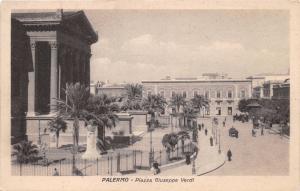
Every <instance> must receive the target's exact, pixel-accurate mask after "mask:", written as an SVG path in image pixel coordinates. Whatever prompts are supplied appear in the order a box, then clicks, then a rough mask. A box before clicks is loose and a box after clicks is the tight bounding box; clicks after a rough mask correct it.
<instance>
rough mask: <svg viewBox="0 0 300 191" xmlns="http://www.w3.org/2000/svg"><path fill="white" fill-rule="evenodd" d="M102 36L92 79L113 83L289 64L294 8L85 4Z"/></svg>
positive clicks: (241, 72) (283, 68)
mask: <svg viewBox="0 0 300 191" xmlns="http://www.w3.org/2000/svg"><path fill="white" fill-rule="evenodd" d="M85 13H86V15H87V17H88V19H89V21H90V22H91V24H92V26H93V28H94V30H95V31H97V32H98V35H99V40H98V42H97V43H95V44H93V45H92V57H91V80H92V81H98V80H99V81H107V80H109V82H110V83H120V82H140V81H142V80H159V79H162V78H164V77H165V76H171V77H197V76H201V74H202V73H208V72H218V73H227V74H228V75H229V76H230V77H232V78H244V77H247V76H250V75H254V74H259V73H287V72H288V70H289V13H288V12H287V11H279V10H85Z"/></svg>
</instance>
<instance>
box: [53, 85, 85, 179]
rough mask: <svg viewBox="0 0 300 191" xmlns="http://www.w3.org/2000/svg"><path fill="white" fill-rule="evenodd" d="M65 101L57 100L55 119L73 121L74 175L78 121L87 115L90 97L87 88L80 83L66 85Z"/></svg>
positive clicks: (74, 171) (75, 169)
mask: <svg viewBox="0 0 300 191" xmlns="http://www.w3.org/2000/svg"><path fill="white" fill-rule="evenodd" d="M65 94H66V100H61V99H57V101H56V103H57V107H56V108H57V117H61V118H62V119H72V120H73V149H72V173H73V175H76V174H77V173H76V172H77V171H78V169H77V168H76V165H75V163H76V159H75V155H76V154H77V152H78V141H79V140H78V139H79V119H84V117H86V116H87V115H88V114H89V113H88V112H87V110H86V106H87V101H88V99H89V97H90V90H89V87H85V86H84V85H80V83H75V84H73V83H71V84H67V85H66V89H65Z"/></svg>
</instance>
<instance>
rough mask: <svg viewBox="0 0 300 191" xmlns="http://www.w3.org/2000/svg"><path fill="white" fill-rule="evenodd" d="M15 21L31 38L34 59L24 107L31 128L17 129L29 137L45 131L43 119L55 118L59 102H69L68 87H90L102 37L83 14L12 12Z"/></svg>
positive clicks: (28, 72) (78, 12) (30, 43)
mask: <svg viewBox="0 0 300 191" xmlns="http://www.w3.org/2000/svg"><path fill="white" fill-rule="evenodd" d="M12 18H13V19H15V20H17V21H18V22H19V23H20V24H21V26H22V30H24V31H25V35H26V36H27V37H28V39H29V40H28V44H29V45H28V46H29V47H30V50H31V54H27V55H24V57H31V58H32V63H31V65H32V67H31V68H30V70H28V71H23V72H24V75H28V83H25V84H24V85H25V86H27V87H24V88H25V89H26V90H27V91H26V93H27V96H26V100H24V101H23V102H24V103H23V104H22V107H24V108H22V111H24V112H25V113H24V115H25V116H26V117H25V119H26V126H27V127H18V128H17V129H23V128H25V129H26V131H27V134H28V132H31V133H30V134H32V133H36V132H37V129H43V127H40V120H44V119H46V118H47V119H50V118H51V116H52V114H53V112H54V111H55V109H56V108H55V107H56V100H57V99H63V100H64V99H66V98H65V93H64V89H65V88H66V84H68V83H76V82H79V83H80V84H85V85H86V86H89V84H90V57H91V55H92V54H91V45H92V44H93V43H95V42H97V41H98V35H97V33H96V32H95V31H94V29H93V28H92V26H91V24H90V22H89V21H88V19H87V17H86V16H85V14H84V12H83V11H75V12H63V11H62V10H57V11H56V12H40V13H12ZM20 52H22V50H21V49H20ZM16 54H17V53H16ZM19 62H22V61H19ZM20 64H22V63H20ZM12 72H14V71H12ZM25 73H26V74H25ZM12 83H19V82H12ZM41 124H45V123H44V122H43V123H41ZM29 126H30V127H29ZM29 128H30V129H29ZM12 131H13V130H12ZM12 134H13V133H12Z"/></svg>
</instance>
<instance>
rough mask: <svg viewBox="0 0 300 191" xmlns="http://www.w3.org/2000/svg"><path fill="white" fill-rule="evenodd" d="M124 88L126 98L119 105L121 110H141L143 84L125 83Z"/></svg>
mask: <svg viewBox="0 0 300 191" xmlns="http://www.w3.org/2000/svg"><path fill="white" fill-rule="evenodd" d="M125 89H126V96H125V97H126V99H125V101H124V102H123V105H122V107H121V109H122V110H124V111H126V110H141V109H142V107H141V101H142V93H143V86H142V85H141V84H127V85H126V86H125Z"/></svg>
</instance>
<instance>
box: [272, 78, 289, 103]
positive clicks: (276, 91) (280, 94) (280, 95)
mask: <svg viewBox="0 0 300 191" xmlns="http://www.w3.org/2000/svg"><path fill="white" fill-rule="evenodd" d="M272 98H273V99H289V98H290V80H289V79H287V80H285V81H284V82H283V83H280V84H276V85H274V86H273V97H272Z"/></svg>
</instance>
